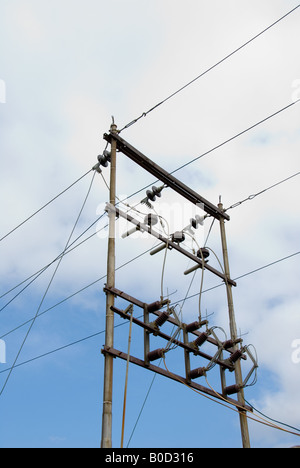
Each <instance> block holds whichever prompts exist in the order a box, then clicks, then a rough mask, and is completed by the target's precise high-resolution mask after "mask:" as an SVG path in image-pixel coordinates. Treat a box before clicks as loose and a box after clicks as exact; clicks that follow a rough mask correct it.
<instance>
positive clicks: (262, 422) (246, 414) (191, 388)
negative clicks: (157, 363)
mask: <svg viewBox="0 0 300 468" xmlns="http://www.w3.org/2000/svg"><path fill="white" fill-rule="evenodd" d="M163 362H164V366H165V368H166V371H167V372H168V373H169V374H170V375H172V376H174V375H175V374H173V373H172V372H171V371H170V370H169V369H168V367H167V364H166V359H165V356H163ZM176 380H178V381H179V382H181V383H183V384H184V385H185V386H186V387H188V388H189V389H190V390H193V391H194V392H195V393H197V394H199V395H201V396H204V397H205V398H208V399H209V400H211V401H213V402H214V403H218V404H220V405H222V406H225V408H228V409H230V410H232V411H235V412H236V413H239V414H240V413H241V411H242V412H243V415H245V416H246V417H247V418H248V419H251V420H253V421H255V422H258V423H260V424H263V425H265V426H269V427H271V428H273V429H278V430H280V431H283V432H287V433H289V434H292V435H295V436H298V437H300V434H297V433H296V432H291V431H288V430H286V429H284V428H282V427H280V426H277V425H275V424H272V423H270V422H268V421H266V420H265V419H264V418H262V417H261V416H259V415H257V414H255V416H256V418H258V419H256V418H254V417H252V416H250V415H249V414H248V413H247V412H246V410H245V408H244V407H243V406H240V405H238V404H236V403H232V402H231V401H230V400H227V399H226V398H224V397H223V396H222V395H221V394H220V393H218V392H217V391H216V390H215V389H214V388H213V387H212V386H211V385H210V384H209V382H208V380H207V377H206V375H205V380H206V383H207V385H208V386H209V388H210V389H211V390H212V391H213V392H214V393H215V394H216V397H217V398H218V399H221V400H224V401H225V403H226V404H225V403H222V402H221V401H218V400H216V399H214V398H212V397H209V396H208V395H206V394H205V393H202V392H200V391H199V390H196V389H195V388H193V387H191V386H190V385H188V384H187V383H186V382H185V381H184V380H183V379H180V378H178V376H177V375H176ZM233 405H234V406H235V407H236V408H237V409H235V408H233ZM238 408H239V409H238Z"/></svg>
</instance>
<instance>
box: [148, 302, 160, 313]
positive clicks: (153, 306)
mask: <svg viewBox="0 0 300 468" xmlns="http://www.w3.org/2000/svg"><path fill="white" fill-rule="evenodd" d="M147 309H148V312H154V311H157V310H160V309H161V302H160V301H156V302H152V303H151V304H148V305H147Z"/></svg>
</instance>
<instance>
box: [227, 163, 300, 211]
mask: <svg viewBox="0 0 300 468" xmlns="http://www.w3.org/2000/svg"><path fill="white" fill-rule="evenodd" d="M299 174H300V172H296V173H295V174H293V175H291V176H289V177H286V178H285V179H283V180H280V181H279V182H276V184H273V185H270V187H267V188H265V189H263V190H261V191H260V192H257V193H255V194H253V195H249V197H247V198H245V199H244V200H241V201H239V202H237V203H234V204H233V205H231V206H230V207H229V208H226V210H225V211H228V210H231V209H233V208H236V207H237V206H240V205H242V204H243V203H245V202H246V201H251V200H254V198H256V197H258V196H259V195H262V194H263V193H265V192H267V191H268V190H271V189H273V188H275V187H277V186H278V185H281V184H283V183H284V182H287V181H288V180H291V179H293V178H294V177H296V176H298V175H299Z"/></svg>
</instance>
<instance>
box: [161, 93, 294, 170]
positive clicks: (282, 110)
mask: <svg viewBox="0 0 300 468" xmlns="http://www.w3.org/2000/svg"><path fill="white" fill-rule="evenodd" d="M299 102H300V100H298V101H295V102H292V103H291V104H288V105H287V106H285V107H283V108H282V109H280V110H278V111H276V112H274V113H273V114H271V115H269V116H267V117H265V118H264V119H262V120H260V121H259V122H257V123H255V124H254V125H251V126H250V127H248V128H246V129H245V130H243V131H242V132H239V133H237V134H236V135H234V136H233V137H231V138H228V139H227V140H225V141H223V142H222V143H220V144H219V145H217V146H214V148H212V149H210V150H208V151H206V152H205V153H202V154H201V155H200V156H197V157H196V158H194V159H192V160H191V161H188V162H187V163H185V164H183V165H182V166H180V167H178V168H177V169H175V170H174V171H173V172H170V174H174V173H175V172H177V171H179V170H181V169H183V168H184V167H187V166H189V165H190V164H192V163H194V162H195V161H198V160H199V159H201V158H203V157H204V156H207V155H208V154H210V153H212V152H213V151H216V150H217V149H219V148H221V147H222V146H224V145H226V144H227V143H230V142H231V141H233V140H236V139H237V138H238V137H240V136H242V135H244V134H245V133H247V132H249V131H250V130H253V129H254V128H256V127H258V126H259V125H261V124H262V123H264V122H267V121H268V120H270V119H272V118H273V117H275V116H276V115H279V114H281V113H282V112H284V111H285V110H287V109H289V108H291V107H293V106H294V105H295V104H298V103H299Z"/></svg>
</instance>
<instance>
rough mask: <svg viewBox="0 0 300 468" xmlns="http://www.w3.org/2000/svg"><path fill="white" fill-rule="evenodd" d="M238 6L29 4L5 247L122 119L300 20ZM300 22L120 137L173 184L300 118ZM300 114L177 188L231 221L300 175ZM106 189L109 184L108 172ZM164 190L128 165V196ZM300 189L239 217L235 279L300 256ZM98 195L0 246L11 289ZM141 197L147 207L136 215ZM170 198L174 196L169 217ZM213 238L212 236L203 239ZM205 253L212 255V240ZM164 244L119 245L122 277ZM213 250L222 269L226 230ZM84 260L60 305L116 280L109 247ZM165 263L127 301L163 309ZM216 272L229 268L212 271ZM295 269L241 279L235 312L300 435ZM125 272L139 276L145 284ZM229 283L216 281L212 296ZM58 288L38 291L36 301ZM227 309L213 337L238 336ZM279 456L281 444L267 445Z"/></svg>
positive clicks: (62, 273)
mask: <svg viewBox="0 0 300 468" xmlns="http://www.w3.org/2000/svg"><path fill="white" fill-rule="evenodd" d="M229 3H230V6H228V4H227V3H226V5H225V4H224V2H217V3H214V4H213V5H207V4H205V7H204V2H195V1H191V0H189V1H188V2H185V3H184V4H181V3H175V2H171V1H166V0H165V1H163V2H161V1H160V2H151V5H150V4H149V2H148V3H147V2H145V1H143V2H134V1H131V2H129V5H128V3H127V2H126V5H125V2H114V12H113V13H112V12H111V10H110V8H107V6H106V4H105V3H104V2H100V5H99V4H98V2H94V1H90V2H75V3H74V2H66V3H65V4H64V5H61V2H54V3H53V2H51V5H50V4H49V5H42V6H41V4H40V3H39V2H27V3H26V6H25V5H24V4H22V5H21V3H20V2H17V4H16V5H14V6H10V7H9V8H8V9H7V13H8V16H7V18H8V20H7V21H8V25H9V27H8V25H7V26H6V27H5V28H4V29H2V33H1V34H2V35H3V37H4V36H5V39H6V40H5V44H6V47H7V58H6V59H5V58H2V62H1V63H2V66H3V70H2V71H1V76H3V77H5V81H6V84H7V86H9V94H10V99H9V102H8V103H7V104H6V105H5V106H2V107H1V112H2V111H3V114H2V115H3V138H2V139H1V176H2V180H1V189H0V190H1V193H2V199H1V211H2V213H5V216H3V219H2V227H1V232H2V230H3V233H6V232H8V231H9V230H10V229H11V228H12V227H14V226H15V225H17V224H18V223H19V222H20V221H22V220H23V219H24V218H25V217H27V216H29V215H30V214H31V213H32V212H33V211H35V210H36V209H37V208H39V207H40V206H41V205H42V204H43V203H45V202H47V201H48V200H49V199H50V198H51V197H52V196H54V195H56V193H58V192H59V191H60V190H62V189H63V188H64V187H65V186H66V185H68V183H71V182H72V181H73V180H75V179H76V178H77V177H79V176H80V175H81V174H82V173H83V172H86V171H87V170H88V169H89V168H90V167H92V165H93V164H94V163H96V157H97V155H98V154H99V153H100V152H101V151H102V150H103V148H104V146H105V142H104V141H103V139H102V134H103V133H104V132H107V131H108V130H109V126H110V122H111V115H112V114H113V115H114V117H115V119H116V122H117V124H118V126H119V128H120V127H121V126H122V125H125V124H126V123H128V122H129V121H130V120H132V119H133V118H135V117H137V116H139V115H141V113H142V112H144V111H147V110H148V109H150V108H151V107H152V106H153V105H155V104H156V103H158V102H160V100H161V99H163V98H164V97H166V96H168V95H170V94H171V93H172V92H174V91H175V90H176V89H178V88H179V87H180V86H182V85H183V84H185V83H186V82H187V81H189V80H190V79H192V78H194V77H195V76H197V75H199V74H200V73H201V72H203V71H204V70H206V69H207V68H208V67H210V66H212V65H213V64H214V63H216V62H217V61H218V60H220V59H221V58H223V57H224V56H225V55H226V54H228V53H230V52H231V51H232V50H233V49H235V48H236V47H238V46H239V45H241V44H242V43H243V42H245V41H246V40H248V39H249V38H250V37H252V36H253V35H254V34H256V33H258V32H259V31H261V30H262V29H263V28H264V27H266V26H267V25H268V24H270V23H271V22H272V21H275V20H276V19H277V18H278V17H280V15H282V14H284V13H285V12H286V11H287V9H288V8H292V7H293V6H295V5H296V3H295V2H286V1H285V2H283V1H279V0H278V1H276V2H271V3H272V4H271V3H270V2H264V3H263V4H262V2H258V1H254V2H251V3H248V6H245V5H242V4H241V2H237V1H233V0H231V2H229ZM100 6H101V8H100ZM57 7H59V9H60V15H57V11H56V8H57ZM70 12H72V14H71V13H70ZM233 12H234V14H233ZM298 16H299V13H295V14H294V15H291V16H290V17H289V18H286V19H285V20H284V21H282V22H281V23H280V24H278V25H277V26H275V27H274V28H273V29H272V30H270V31H269V32H268V33H266V34H265V35H264V36H262V37H261V38H259V39H257V40H256V41H255V42H253V43H252V44H251V45H249V46H248V47H247V48H245V49H244V50H243V51H240V52H238V53H237V54H236V55H235V56H234V57H232V58H230V59H228V61H226V62H225V63H223V64H222V65H220V66H218V67H217V68H216V69H214V70H213V71H211V72H210V73H208V74H207V75H206V76H205V77H203V78H201V79H200V80H199V81H197V82H195V83H194V84H193V85H191V86H190V87H189V88H187V89H186V90H184V91H183V92H182V93H180V94H178V95H177V96H175V97H174V98H172V99H170V100H169V101H168V102H167V103H165V104H164V105H162V106H160V107H159V108H157V109H156V110H155V111H153V113H151V114H149V115H148V116H147V117H146V118H144V119H142V120H141V121H139V122H138V123H137V124H136V125H134V126H132V127H131V128H129V129H128V130H127V131H126V132H125V131H124V133H123V134H122V136H123V137H124V138H125V139H126V140H128V141H129V142H130V143H132V144H133V145H134V146H135V147H137V148H138V149H140V150H141V151H142V152H144V153H145V154H146V155H147V156H149V157H150V158H152V159H153V160H155V161H156V162H157V163H158V164H160V165H162V166H163V167H165V168H166V169H167V170H173V169H175V168H177V167H178V166H181V165H182V164H184V163H186V162H187V161H190V160H191V159H193V158H195V157H197V156H199V155H201V154H202V153H204V152H206V151H208V150H210V149H211V148H213V147H214V146H216V145H218V144H220V143H222V142H223V141H225V140H226V139H228V138H230V137H232V136H233V135H235V134H236V133H238V132H240V131H243V130H244V129H245V128H247V127H248V126H250V125H253V124H254V123H256V122H258V121H259V120H261V119H263V118H265V117H267V116H268V115H270V114H271V113H273V112H275V111H277V110H279V109H280V108H281V107H283V106H285V105H287V104H289V103H290V102H292V101H293V100H294V97H295V93H296V92H297V88H296V87H295V86H294V85H295V83H297V79H299V77H300V70H299V66H298V64H297V61H296V60H295V43H298V38H297V34H298V29H297V23H296V22H297V20H298ZM236 18H238V19H239V20H238V21H237V20H236ZM12 31H14V34H12ZM12 57H13V60H12V59H11V58H12ZM6 77H7V78H6ZM295 80H296V81H295ZM299 109H300V108H299V106H298V105H295V106H294V107H293V108H291V109H289V110H287V111H285V112H284V113H282V114H281V115H278V116H276V117H274V118H273V119H271V120H269V121H268V122H266V123H265V124H262V125H261V126H259V127H258V128H257V129H255V130H252V131H251V132H249V133H247V134H245V135H244V136H241V137H239V138H238V139H236V140H235V141H232V142H231V143H228V144H226V145H224V146H223V147H222V148H220V149H218V150H216V151H215V152H213V153H211V154H209V155H207V156H205V157H203V158H201V159H199V160H198V161H197V162H195V163H193V164H192V165H190V166H187V167H186V168H185V169H183V170H181V171H179V172H177V173H176V174H175V175H176V177H178V178H179V179H182V180H183V181H185V182H186V183H188V184H190V186H191V187H192V188H193V189H194V190H196V191H198V192H199V193H200V194H201V195H203V196H204V197H205V198H207V199H209V200H211V201H212V202H213V203H215V204H216V203H218V198H219V195H222V200H223V202H224V205H225V206H229V205H231V204H233V203H235V202H237V201H239V200H243V199H244V198H246V197H248V196H249V195H250V194H254V193H257V192H259V191H260V190H262V189H264V188H266V187H267V186H270V185H272V184H274V183H276V182H278V181H279V180H281V179H283V178H285V177H288V176H290V175H292V174H293V173H295V172H298V171H299V166H298V159H299V158H298V153H299V150H298V148H299V137H300V135H299V130H298V122H299ZM104 175H105V178H106V180H107V181H108V180H109V169H105V170H104ZM152 180H153V178H152V177H151V176H148V175H146V174H145V173H144V171H143V170H142V169H140V168H137V167H136V166H135V165H134V164H133V163H131V162H130V161H129V160H127V159H126V158H125V157H123V156H122V155H118V193H119V194H127V195H130V194H131V193H133V192H134V191H135V190H139V189H140V188H141V187H143V186H145V185H147V184H148V183H151V182H152ZM298 186H299V181H298V179H297V178H295V179H293V180H291V181H289V182H287V183H285V184H283V185H281V186H278V187H276V188H274V189H272V190H270V191H268V192H266V193H265V194H263V195H261V196H258V197H257V198H256V199H255V200H252V201H248V202H246V203H244V204H243V205H241V207H239V208H235V209H234V210H232V211H230V212H229V214H230V216H231V221H230V222H229V223H226V226H227V233H228V244H229V250H230V263H231V272H232V276H238V275H242V274H244V273H246V272H248V271H251V270H253V269H255V268H257V267H260V266H263V265H265V264H267V263H271V262H272V261H274V260H276V259H279V258H282V257H284V256H286V255H289V254H292V253H294V252H295V251H297V250H299V244H298V239H299V223H298V218H299V209H298V206H297V190H298ZM87 187H88V179H85V180H84V181H83V182H82V183H80V185H79V186H78V187H77V188H75V189H74V190H72V191H71V192H70V194H69V195H66V196H64V197H63V198H61V199H60V200H59V201H58V202H57V203H55V204H54V205H53V206H51V207H50V208H49V209H47V210H46V211H45V213H42V214H41V215H39V216H37V218H36V219H35V220H33V221H31V222H30V223H28V225H26V226H24V227H23V228H22V230H20V231H17V232H16V233H14V234H13V235H12V236H11V238H9V239H6V240H5V244H4V243H3V245H2V246H1V247H2V257H1V260H2V261H1V272H2V275H3V277H4V282H3V283H4V285H5V287H6V286H7V287H8V286H9V285H10V284H12V283H13V282H14V281H16V280H17V279H20V280H21V279H23V278H24V277H25V276H26V275H29V274H32V273H33V272H34V271H35V270H37V269H39V268H40V267H41V266H43V265H44V264H46V263H48V262H49V261H51V260H52V259H53V258H55V257H56V255H57V254H59V253H60V252H61V250H62V249H63V247H64V243H65V241H66V239H67V237H68V235H69V233H70V230H71V228H72V226H73V222H74V221H75V219H76V216H77V214H78V210H79V208H80V206H81V203H82V201H83V198H84V195H85V193H86V190H87ZM144 196H145V194H144V192H143V193H141V194H139V195H137V196H135V197H134V198H133V199H130V201H131V202H132V203H135V202H138V201H139V200H141V199H142V198H143V197H144ZM169 197H170V195H169V194H168V193H167V191H166V194H164V195H163V198H162V202H163V203H164V202H165V201H166V200H169V199H170V198H169ZM106 200H107V189H106V187H105V185H104V183H103V182H102V180H101V178H100V177H98V176H97V179H96V181H95V185H94V188H93V191H92V193H91V197H90V199H89V203H88V206H87V208H86V212H85V215H84V218H83V222H82V223H81V224H80V227H79V228H78V232H80V230H83V229H84V228H85V227H86V226H87V225H89V224H90V223H91V222H93V221H94V220H95V216H96V210H97V206H98V205H99V204H100V203H102V202H103V201H106ZM157 206H159V205H158V204H157ZM143 208H144V207H143ZM208 227H209V223H208V222H207V223H206V226H205V229H206V232H207V229H208ZM18 236H20V237H18ZM198 239H199V242H200V241H201V240H202V239H200V233H198ZM153 244H154V240H153V241H152V240H140V241H134V240H132V239H126V240H121V239H118V242H117V264H118V265H120V264H122V263H123V262H125V261H127V260H130V259H131V258H132V257H133V256H135V255H137V254H139V253H140V252H142V251H143V250H146V249H147V248H150V247H151V245H153ZM209 245H210V246H211V247H212V248H213V249H214V250H215V251H216V252H217V254H218V255H219V256H220V255H221V250H220V243H219V231H218V226H217V224H216V225H215V226H214V229H213V231H212V234H211V237H210V240H209ZM76 252H77V253H76V254H75V255H74V256H73V254H70V255H69V256H67V257H66V258H65V259H64V260H63V262H62V265H61V269H60V270H59V273H58V277H57V281H56V282H55V283H54V284H53V289H51V299H52V298H53V299H54V298H55V295H56V294H57V295H58V296H59V297H61V296H62V295H63V294H64V292H67V294H69V293H72V292H74V291H75V290H76V288H80V287H81V286H84V285H85V284H87V283H88V282H89V281H93V280H95V279H96V278H98V277H100V276H101V275H102V274H105V269H106V240H104V239H102V240H100V239H99V238H96V237H95V239H94V240H93V241H91V242H90V243H87V244H86V245H84V246H83V247H82V248H79V249H78V250H77V251H76ZM162 260H163V256H162V254H158V255H157V256H156V257H151V258H150V256H149V255H147V256H144V257H142V258H141V259H140V260H138V261H137V262H136V263H135V264H133V265H134V269H132V270H129V268H125V269H124V270H120V271H119V272H118V273H117V281H118V286H120V289H122V288H123V289H124V290H126V291H127V290H128V292H129V293H131V294H133V295H140V296H143V294H145V296H147V297H149V300H151V299H153V300H155V299H157V298H158V297H157V296H159V295H160V282H161V268H162ZM210 261H211V264H212V265H214V266H216V267H218V265H217V262H216V260H215V259H213V258H211V260H210ZM187 264H188V262H187V261H186V259H181V258H180V256H179V255H177V254H176V252H170V254H168V257H167V263H166V275H165V281H164V285H165V289H168V290H169V292H170V291H171V292H173V291H175V290H177V293H176V294H175V295H174V296H172V300H173V299H174V301H176V300H178V299H179V298H183V297H184V295H185V293H186V290H187V287H188V285H189V282H190V279H191V278H190V277H188V278H186V277H184V276H183V274H182V272H183V271H184V270H185V269H186V268H187ZM133 265H132V267H133ZM298 265H299V262H298V260H297V257H296V258H294V259H293V260H287V261H286V262H282V263H281V264H280V265H278V266H274V267H272V268H270V269H267V270H263V271H262V272H261V273H258V274H256V275H251V276H249V277H248V278H245V279H241V280H240V281H239V282H238V288H237V289H235V290H234V297H235V305H236V315H237V323H238V328H241V330H242V332H243V333H246V332H248V333H249V335H247V336H245V342H247V340H248V338H249V340H251V342H253V344H255V346H256V347H257V349H258V352H259V360H260V363H261V366H262V373H263V375H266V374H265V373H267V372H270V373H271V374H272V375H273V376H274V379H275V381H277V383H278V387H276V389H275V390H272V389H271V390H270V389H269V388H265V387H264V382H260V381H259V382H258V386H257V388H258V390H257V394H256V395H255V396H254V400H255V402H256V404H257V405H258V406H259V408H260V409H262V410H263V411H265V412H266V413H267V414H270V415H271V416H272V415H273V416H275V418H278V419H279V420H283V421H286V422H289V421H290V422H291V423H292V424H295V425H298V426H299V420H300V417H299V414H297V412H296V411H294V412H293V408H296V407H297V395H296V392H295V391H294V388H295V387H296V386H297V385H298V384H299V382H298V374H297V372H298V373H299V371H298V367H297V366H296V365H295V364H293V363H292V361H291V352H292V350H291V343H292V342H293V340H295V339H297V338H299V333H298V331H297V330H298V322H299V320H298V303H299V295H298V289H297V288H298V285H297V277H299V266H298ZM130 268H131V267H130ZM129 271H131V272H133V271H134V272H135V273H136V275H135V278H134V280H133V279H132V276H130V275H129ZM157 272H158V273H157ZM217 282H218V280H216V279H215V278H213V277H211V276H209V275H206V276H205V287H210V286H212V285H214V284H216V283H217ZM46 283H47V280H44V281H43V282H41V283H39V286H38V290H39V291H42V290H43V288H44V287H45V285H46ZM199 283H200V277H199V275H197V280H196V281H195V284H194V285H193V287H192V289H191V291H190V293H191V294H193V293H196V292H198V291H199ZM137 291H138V293H137ZM153 296H154V297H153ZM225 301H226V296H225V291H224V289H223V288H219V289H218V290H214V292H211V293H207V294H205V295H203V307H204V311H205V310H206V309H207V312H208V313H211V312H214V313H215V315H214V316H213V317H212V319H211V320H212V322H213V323H215V324H218V325H221V326H223V325H224V327H228V325H227V310H226V302H225ZM86 303H87V302H85V304H86ZM187 304H193V306H190V307H187V311H186V312H185V313H186V315H187V316H188V317H194V315H196V314H197V299H196V300H194V301H191V302H189V303H187ZM41 338H43V337H42V335H41ZM59 343H60V341H59ZM260 388H261V389H262V390H261V393H260V390H259V389H260ZM258 434H259V433H258ZM283 440H284V438H282V437H278V438H274V439H272V440H270V441H269V443H272V444H281V443H282V441H283ZM257 443H258V442H257Z"/></svg>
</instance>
